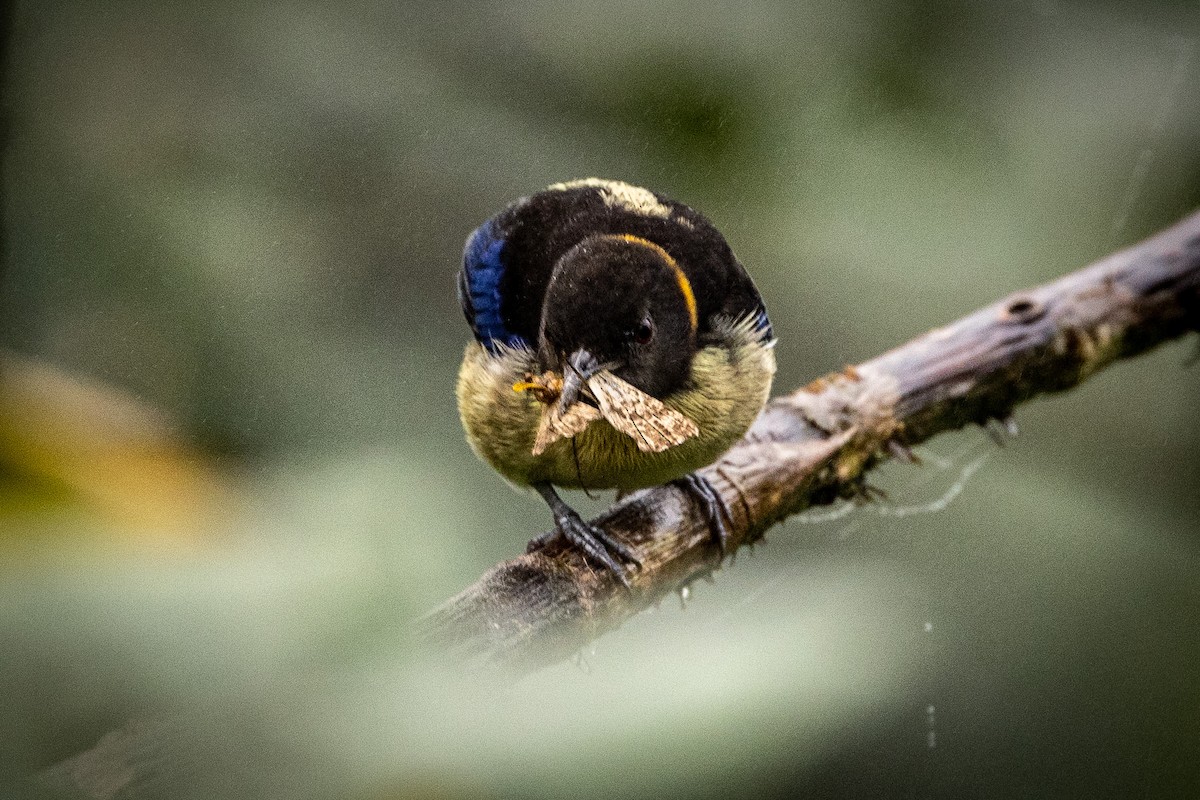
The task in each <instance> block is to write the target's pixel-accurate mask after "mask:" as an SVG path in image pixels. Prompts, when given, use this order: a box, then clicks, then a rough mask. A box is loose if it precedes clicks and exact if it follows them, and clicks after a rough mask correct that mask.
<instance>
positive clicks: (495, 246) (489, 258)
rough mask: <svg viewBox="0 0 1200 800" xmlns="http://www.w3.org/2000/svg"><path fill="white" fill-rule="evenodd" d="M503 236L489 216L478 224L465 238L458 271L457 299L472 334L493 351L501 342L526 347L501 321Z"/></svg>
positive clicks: (502, 319) (508, 345)
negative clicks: (460, 267)
mask: <svg viewBox="0 0 1200 800" xmlns="http://www.w3.org/2000/svg"><path fill="white" fill-rule="evenodd" d="M503 250H504V239H502V238H498V237H497V236H496V234H495V230H494V227H493V225H492V220H488V221H487V222H485V223H483V224H482V225H480V226H479V227H478V228H476V229H475V232H474V233H472V234H471V236H470V238H468V239H467V246H466V248H465V249H464V250H463V266H462V271H461V272H460V273H459V274H458V301H459V303H460V304H461V305H462V310H463V314H464V315H465V316H466V318H467V322H468V323H469V324H470V326H471V330H472V331H473V332H474V333H475V338H476V339H477V340H478V341H479V343H480V344H482V345H483V346H484V347H486V348H487V350H488V352H489V353H495V352H496V351H497V350H499V349H500V347H501V346H506V347H528V346H529V344H528V342H526V341H525V340H524V339H523V338H522V337H520V336H518V335H516V334H514V333H512V332H511V331H509V330H508V328H507V327H506V326H505V325H504V318H503V317H502V316H501V314H500V280H501V278H503V277H504V262H503V261H502V260H501V259H500V253H501V251H503Z"/></svg>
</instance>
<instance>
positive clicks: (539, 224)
mask: <svg viewBox="0 0 1200 800" xmlns="http://www.w3.org/2000/svg"><path fill="white" fill-rule="evenodd" d="M459 297H460V301H461V303H462V307H463V312H464V315H465V316H466V318H467V321H468V323H469V324H470V325H471V328H472V331H473V332H474V334H475V339H476V343H474V344H472V345H471V346H469V347H468V348H467V353H466V354H465V356H464V361H463V368H462V370H461V372H460V377H459V387H458V399H459V409H460V413H461V415H462V418H463V424H464V427H465V429H466V431H467V437H468V440H469V441H470V443H471V445H472V447H473V448H474V449H475V450H476V452H477V453H479V455H480V456H481V457H483V458H484V459H485V460H486V461H488V462H489V463H490V464H491V465H492V466H493V467H495V468H496V469H497V470H498V471H499V472H501V474H503V475H504V476H505V477H506V478H508V479H509V480H511V481H513V482H514V483H517V484H523V485H530V486H532V487H533V488H535V489H537V490H538V491H539V493H541V494H542V496H543V497H544V498H546V500H547V502H548V503H549V504H550V506H551V509H552V511H553V512H554V516H555V521H556V524H557V529H558V530H559V531H560V532H562V533H563V534H565V535H566V536H567V538H568V539H569V540H571V541H572V542H574V543H575V544H577V545H578V546H580V547H582V548H583V549H584V550H585V551H586V552H587V553H588V554H589V555H591V556H592V557H593V558H596V559H597V560H600V561H601V562H603V563H605V564H606V565H607V566H609V567H610V568H612V569H613V570H614V571H615V572H616V573H617V574H618V576H620V577H621V578H622V579H623V580H624V579H625V574H624V569H623V568H622V567H621V566H620V565H619V563H617V561H616V560H615V559H614V558H613V557H612V554H613V553H616V554H617V555H619V556H620V557H622V558H625V559H627V560H629V559H632V554H631V553H630V552H629V551H628V549H627V548H624V547H622V546H620V545H619V544H617V543H614V542H611V541H609V540H607V537H606V536H604V534H603V532H602V531H599V530H597V529H595V528H593V527H591V526H589V525H587V524H586V523H584V522H582V520H580V519H579V517H578V515H576V514H575V512H574V511H572V510H571V509H570V508H569V507H567V506H566V504H565V503H563V502H562V501H561V499H559V498H558V496H557V494H556V493H555V492H554V490H553V488H552V487H551V484H557V485H560V486H589V487H592V488H606V487H616V488H621V489H629V488H636V487H639V486H644V485H652V484H654V483H659V482H663V481H667V480H683V482H684V485H685V487H686V488H688V489H689V491H691V492H692V493H693V494H695V495H697V496H698V497H700V498H701V499H702V500H703V501H704V502H705V503H706V506H707V508H708V510H709V513H710V518H711V519H712V520H713V525H714V531H715V532H716V533H717V534H718V541H719V542H723V534H724V530H725V524H724V520H723V519H722V514H724V515H725V516H727V510H723V509H721V508H719V507H715V506H714V503H715V502H716V500H715V499H714V498H717V499H719V495H717V494H716V493H715V492H714V491H712V488H711V487H710V486H708V485H707V483H706V482H703V481H702V480H700V479H698V478H696V477H695V476H690V475H688V473H690V472H691V471H692V470H694V469H696V468H698V467H700V466H703V465H704V464H707V463H709V462H710V461H711V460H713V459H714V458H715V457H716V456H719V455H720V452H722V451H723V450H724V449H726V448H727V447H728V446H729V445H730V444H732V442H733V441H734V440H736V438H737V437H739V436H740V435H741V434H742V433H743V432H744V430H745V428H746V427H748V425H749V423H750V422H751V421H752V420H753V416H754V415H756V414H757V412H758V410H759V409H760V408H761V406H762V404H763V402H764V401H765V398H766V394H767V392H768V390H769V386H770V379H771V376H772V374H773V372H774V357H773V353H772V351H771V347H772V345H773V344H774V339H773V334H772V331H771V327H770V323H769V321H768V319H767V315H766V310H765V307H764V305H763V302H762V299H761V297H760V296H759V293H758V291H757V289H756V288H755V286H754V283H753V281H751V279H750V277H749V275H748V274H747V273H746V271H745V269H744V268H743V267H742V265H741V264H740V263H739V262H738V260H737V259H736V258H735V257H734V255H733V252H732V250H731V249H730V247H729V245H728V244H727V243H726V241H725V239H724V237H723V236H721V234H720V233H719V232H718V231H717V230H716V228H715V227H713V225H712V224H711V223H710V222H709V221H708V220H707V219H705V218H704V217H703V216H702V215H700V214H699V213H697V212H695V211H693V210H692V209H690V208H688V207H687V206H685V205H682V204H680V203H677V202H675V201H672V200H670V199H668V198H666V197H663V196H662V195H659V194H655V193H652V192H650V191H648V190H645V189H640V188H638V187H634V186H630V185H628V184H624V183H620V182H615V181H601V180H596V179H588V180H585V181H577V182H573V183H569V184H559V185H556V186H552V187H550V188H549V189H547V190H546V191H543V192H539V193H537V194H535V195H533V196H531V197H528V198H523V199H521V200H518V201H517V202H515V203H513V204H512V205H510V206H509V207H508V208H506V209H504V210H503V211H501V212H500V213H499V214H497V215H496V216H495V217H493V218H492V219H490V220H488V221H487V222H486V223H484V224H483V225H482V226H480V227H479V228H478V229H477V230H476V231H475V232H474V233H473V234H472V235H471V237H470V238H469V239H468V242H467V246H466V249H465V252H464V257H463V267H462V270H461V272H460V273H459ZM603 375H609V376H611V377H610V378H605V379H604V382H603V387H605V388H604V392H605V394H604V396H603V397H601V398H600V400H604V399H605V398H608V399H610V400H611V399H612V398H613V397H615V395H611V394H608V392H611V391H617V392H618V393H619V392H625V393H626V395H627V396H626V397H624V400H627V401H628V402H616V403H613V402H609V403H604V402H599V403H598V402H597V391H596V390H599V389H600V388H601V383H599V382H597V381H600V379H601V377H602V376H603ZM539 376H540V377H539ZM622 386H625V387H628V388H626V389H621V388H620V387H622ZM529 389H532V390H533V391H528V392H526V393H522V392H523V391H524V390H529ZM639 398H640V399H639ZM576 403H580V404H583V406H591V407H593V409H594V408H597V407H598V408H599V409H600V410H601V411H603V412H604V413H606V414H608V415H609V417H610V418H609V419H602V418H599V417H601V416H602V415H601V414H600V413H598V412H597V411H595V410H589V409H588V408H586V407H581V408H578V409H576V410H577V411H578V412H580V413H579V414H577V415H576V419H575V420H573V421H569V422H570V424H569V425H564V426H562V429H563V430H566V431H568V432H569V433H570V437H569V438H570V440H569V441H555V440H554V438H553V437H550V438H547V437H546V430H547V427H546V426H547V424H548V422H547V421H548V420H549V421H550V422H551V423H553V419H551V418H552V417H554V415H556V414H557V415H558V418H559V419H561V417H562V415H564V414H567V413H568V412H569V409H570V407H572V406H574V405H575V404H576ZM622 409H624V410H622ZM630 409H632V410H630ZM620 413H629V414H634V415H638V414H641V415H646V416H654V415H658V416H659V417H660V418H659V419H651V420H649V421H650V422H652V423H654V424H652V425H649V426H646V427H645V428H644V429H645V430H647V431H659V430H663V429H669V428H671V426H672V425H675V430H676V431H678V430H679V429H680V426H679V425H677V424H676V423H677V422H678V420H680V419H683V420H684V422H687V423H688V425H691V427H690V428H686V429H685V430H684V431H683V433H681V434H680V436H678V437H676V438H669V437H668V438H667V439H664V440H662V441H652V439H653V436H650V434H647V437H641V439H640V440H638V439H635V438H633V433H636V432H639V431H641V430H643V428H642V427H639V424H638V420H636V419H635V420H627V419H623V418H622V419H617V418H614V417H613V416H612V415H613V414H620ZM685 418H686V419H685ZM693 422H694V423H695V424H694V425H692V423H693ZM610 423H611V424H610ZM539 429H540V430H541V437H542V438H541V439H538V437H539ZM550 430H558V428H554V426H553V424H551V426H550ZM535 439H538V441H539V445H538V448H536V449H537V450H538V452H537V453H535V452H534V450H535V448H534V447H533V442H534V440H535ZM547 443H548V444H547ZM656 448H657V449H656ZM568 455H569V456H570V458H569V459H568V458H567V456H568ZM684 476H687V477H686V478H685V477H684Z"/></svg>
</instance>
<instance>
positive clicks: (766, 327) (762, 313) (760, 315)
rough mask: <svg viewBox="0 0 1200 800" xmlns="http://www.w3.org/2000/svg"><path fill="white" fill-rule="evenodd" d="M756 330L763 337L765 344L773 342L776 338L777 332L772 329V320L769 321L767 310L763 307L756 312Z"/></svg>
mask: <svg viewBox="0 0 1200 800" xmlns="http://www.w3.org/2000/svg"><path fill="white" fill-rule="evenodd" d="M754 330H756V331H758V333H759V334H761V335H762V340H763V341H764V342H769V341H772V340H773V339H774V338H775V330H774V329H773V328H772V327H771V320H769V319H767V309H765V308H763V307H762V306H759V307H758V310H757V311H756V312H754Z"/></svg>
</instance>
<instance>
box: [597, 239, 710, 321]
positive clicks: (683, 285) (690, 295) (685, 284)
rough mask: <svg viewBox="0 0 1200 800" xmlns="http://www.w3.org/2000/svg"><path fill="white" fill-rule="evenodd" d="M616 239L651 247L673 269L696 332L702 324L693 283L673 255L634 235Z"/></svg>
mask: <svg viewBox="0 0 1200 800" xmlns="http://www.w3.org/2000/svg"><path fill="white" fill-rule="evenodd" d="M615 238H617V239H622V240H624V241H626V242H629V243H630V244H638V245H641V246H643V247H649V248H650V249H651V250H653V251H654V252H656V253H658V255H659V257H661V258H662V260H663V261H665V262H666V264H667V266H668V267H670V268H671V271H672V272H673V273H675V283H677V284H679V293H680V294H682V295H683V302H684V305H686V306H687V311H688V319H689V320H690V321H691V323H692V330H693V331H694V330H696V328H697V326H699V324H700V315H699V312H698V311H697V310H696V295H695V293H694V292H693V291H692V282H691V281H689V280H688V278H687V275H685V274H683V270H682V269H681V268H680V266H679V265H678V264H676V263H675V259H673V258H671V254H670V253H668V252H667V251H666V250H664V249H663V248H662V247H660V246H658V245H656V244H655V243H654V242H652V241H650V240H649V239H643V238H642V237H640V236H634V235H633V234H632V233H621V234H616V235H615Z"/></svg>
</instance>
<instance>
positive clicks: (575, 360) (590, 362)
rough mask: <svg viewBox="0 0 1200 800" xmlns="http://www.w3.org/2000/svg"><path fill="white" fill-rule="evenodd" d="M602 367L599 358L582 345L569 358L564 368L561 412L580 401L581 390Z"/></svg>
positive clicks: (559, 400)
mask: <svg viewBox="0 0 1200 800" xmlns="http://www.w3.org/2000/svg"><path fill="white" fill-rule="evenodd" d="M601 367H602V365H601V363H600V361H599V359H597V358H596V357H595V356H594V355H592V354H591V353H590V352H588V351H587V350H584V349H583V348H582V347H581V348H579V349H578V350H576V351H575V352H574V353H572V354H571V355H570V357H569V358H567V364H566V369H564V370H563V386H562V394H561V395H559V398H558V410H559V413H565V412H566V410H567V409H568V408H570V407H571V406H573V405H575V403H577V402H579V393H580V391H581V390H582V389H583V387H584V385H585V384H586V383H587V382H588V379H589V378H591V377H592V376H593V375H595V374H596V373H597V372H599V371H600V369H601Z"/></svg>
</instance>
